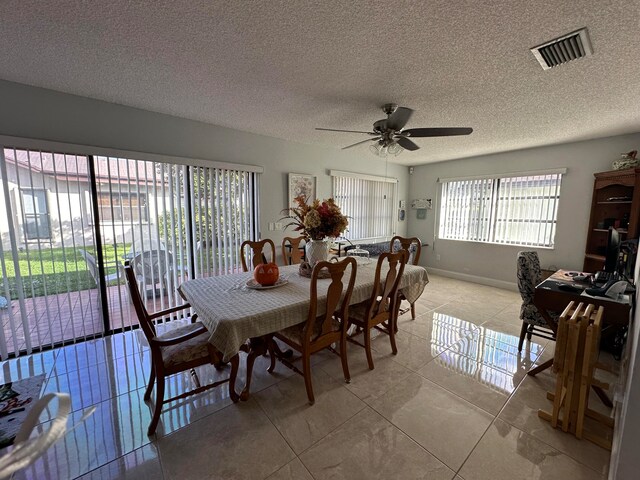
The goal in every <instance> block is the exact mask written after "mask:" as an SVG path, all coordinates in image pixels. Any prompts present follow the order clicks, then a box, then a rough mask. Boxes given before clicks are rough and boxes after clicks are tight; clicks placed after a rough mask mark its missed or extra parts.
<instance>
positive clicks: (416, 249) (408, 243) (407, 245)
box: [389, 235, 422, 265]
mask: <svg viewBox="0 0 640 480" xmlns="http://www.w3.org/2000/svg"><path fill="white" fill-rule="evenodd" d="M398 244H400V248H398ZM398 250H406V251H407V252H409V259H408V260H407V263H410V264H411V265H417V264H418V261H419V260H420V253H421V252H422V242H421V241H420V239H419V238H418V237H401V236H399V235H396V236H395V237H393V238H392V239H391V243H390V244H389V251H390V252H391V253H395V252H397V251H398Z"/></svg>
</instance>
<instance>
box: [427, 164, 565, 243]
mask: <svg viewBox="0 0 640 480" xmlns="http://www.w3.org/2000/svg"><path fill="white" fill-rule="evenodd" d="M561 183H562V173H547V174H537V175H522V176H513V177H500V178H478V179H468V180H449V181H442V188H441V196H440V213H439V215H440V222H439V238H443V239H449V240H467V241H475V242H491V243H501V244H512V245H526V246H540V247H553V245H554V239H555V233H556V223H557V215H558V201H559V199H560V186H561Z"/></svg>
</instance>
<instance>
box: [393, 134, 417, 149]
mask: <svg viewBox="0 0 640 480" xmlns="http://www.w3.org/2000/svg"><path fill="white" fill-rule="evenodd" d="M395 140H396V142H398V145H400V146H401V147H402V148H404V149H405V150H409V151H411V152H413V151H414V150H418V149H419V148H420V147H419V146H418V145H416V144H415V143H413V142H412V141H411V140H409V139H408V138H407V137H397V138H396V139H395Z"/></svg>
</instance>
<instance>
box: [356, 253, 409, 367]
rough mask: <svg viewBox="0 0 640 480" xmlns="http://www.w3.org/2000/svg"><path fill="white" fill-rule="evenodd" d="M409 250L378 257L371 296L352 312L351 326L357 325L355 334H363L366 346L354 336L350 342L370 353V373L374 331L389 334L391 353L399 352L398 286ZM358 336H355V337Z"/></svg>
mask: <svg viewBox="0 0 640 480" xmlns="http://www.w3.org/2000/svg"><path fill="white" fill-rule="evenodd" d="M407 256H408V254H407V252H406V250H400V251H399V252H397V253H383V254H382V255H380V256H379V257H378V264H377V265H376V275H375V279H374V282H373V289H372V291H371V297H370V298H369V300H368V301H366V302H363V303H360V304H358V305H355V306H354V307H352V308H351V309H350V311H349V324H351V325H355V326H356V327H357V328H356V334H359V333H360V332H362V333H363V334H364V345H362V344H361V343H359V342H357V341H356V340H355V339H354V338H353V337H351V338H350V339H349V340H350V341H351V342H352V343H355V344H356V345H360V346H361V347H364V349H365V350H366V353H367V363H368V364H369V370H373V357H372V356H371V329H373V328H375V329H377V330H379V331H381V332H384V333H386V334H387V335H389V340H390V342H391V351H392V352H393V354H394V355H396V354H397V353H398V349H397V347H396V338H395V334H396V320H397V317H398V306H399V303H400V299H399V296H398V286H399V285H400V280H401V279H402V274H403V273H404V266H405V264H406V263H407ZM385 263H386V264H387V266H388V270H387V274H386V276H385V279H384V282H381V279H380V277H381V274H382V266H383V265H384V264H385ZM354 336H355V334H354Z"/></svg>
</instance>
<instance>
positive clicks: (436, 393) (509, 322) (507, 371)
mask: <svg viewBox="0 0 640 480" xmlns="http://www.w3.org/2000/svg"><path fill="white" fill-rule="evenodd" d="M519 304H520V299H519V297H518V295H517V294H516V293H515V292H510V291H506V290H500V289H497V288H491V287H486V286H482V285H477V284H472V283H466V282H461V281H457V280H452V279H448V278H444V277H439V276H432V277H431V283H430V284H429V285H428V286H427V288H426V290H425V293H424V294H423V297H422V299H421V300H420V301H419V302H418V305H417V313H418V318H416V320H411V319H410V318H409V314H405V315H403V316H402V317H401V318H400V322H399V328H400V331H399V334H398V349H399V352H398V355H396V356H394V355H391V349H390V346H389V341H388V338H387V337H385V336H378V337H376V338H375V339H374V341H373V346H374V348H375V352H374V362H375V370H373V371H369V370H368V368H367V364H366V359H365V355H364V351H363V350H362V349H360V348H359V347H357V346H352V345H350V347H349V365H350V370H351V376H352V381H351V383H350V384H345V383H344V380H343V378H342V369H341V366H340V361H339V358H338V357H337V356H335V355H333V354H331V353H329V352H327V353H321V354H320V355H318V357H317V358H316V359H315V361H314V365H313V367H312V370H313V377H314V378H313V382H314V389H315V395H316V403H315V405H314V406H309V405H308V404H307V401H306V393H305V389H304V382H303V380H302V378H301V377H300V376H298V375H296V374H293V373H292V372H291V371H290V370H288V369H287V368H285V367H283V366H282V365H280V364H279V365H278V366H277V369H276V372H274V374H273V375H271V374H268V373H266V367H267V366H268V359H267V358H259V359H258V361H257V363H256V368H255V382H254V388H253V395H252V397H251V399H250V400H249V401H248V402H244V403H238V404H233V403H232V402H231V400H230V399H229V398H228V395H227V393H226V391H225V390H224V389H214V390H213V391H209V392H207V393H205V394H202V395H199V396H196V397H191V399H188V400H186V401H182V402H179V404H178V405H175V406H174V407H173V408H170V409H167V410H166V411H165V412H164V413H163V414H162V417H161V421H160V425H159V428H158V431H157V434H156V435H155V436H154V437H153V438H149V437H147V435H146V429H147V425H148V423H149V420H150V416H151V414H150V409H149V406H148V405H147V404H145V402H144V401H143V399H142V395H143V393H144V384H145V381H146V378H147V374H148V371H149V353H148V350H147V348H146V347H145V342H144V341H142V340H141V337H140V334H139V332H128V333H126V334H120V335H116V336H113V337H109V338H106V339H100V340H95V341H92V342H86V343H81V344H77V345H75V346H69V347H64V348H63V349H59V350H54V351H49V352H45V353H41V354H37V355H33V356H31V357H25V358H20V359H17V360H12V361H8V362H4V363H3V364H1V365H0V380H4V381H8V380H11V379H14V380H15V379H18V378H24V377H28V376H30V375H35V374H40V373H44V374H45V375H46V376H47V383H46V385H45V387H44V389H45V390H46V391H67V392H70V393H71V395H72V398H73V414H72V416H73V420H78V419H79V418H80V417H81V416H82V410H83V409H84V408H86V407H88V406H90V405H95V406H96V407H97V409H96V412H95V413H94V415H93V416H91V417H90V418H89V419H88V420H87V421H86V422H85V423H83V424H81V425H80V426H79V427H78V428H77V429H76V430H74V431H73V432H72V433H70V434H69V435H67V437H66V438H65V439H64V441H62V442H60V443H58V444H57V445H56V446H55V447H54V448H52V449H51V450H50V451H49V452H48V453H47V454H46V455H45V456H44V457H43V458H41V459H40V460H38V461H37V463H36V464H35V465H34V466H32V467H30V468H28V469H27V470H25V471H23V472H21V473H20V474H19V475H17V478H21V479H24V478H28V479H41V478H51V479H55V478H65V479H66V478H76V477H82V478H85V479H116V478H135V479H136V480H139V479H146V478H150V479H156V478H158V479H160V478H166V479H179V480H188V479H191V478H194V479H205V478H216V479H227V478H228V479H245V478H246V479H266V478H268V479H342V478H344V479H353V480H356V479H377V478H381V479H389V478H398V479H412V478H420V479H434V480H440V479H442V480H451V479H454V478H455V479H458V480H460V479H463V480H477V479H496V480H502V479H509V480H513V479H520V478H521V479H549V480H553V479H567V478H571V479H575V480H580V479H602V478H605V477H606V474H607V471H608V463H609V453H608V452H607V451H605V450H603V449H601V448H599V447H597V446H595V445H593V444H591V443H588V442H585V441H579V440H577V439H576V438H575V437H572V436H570V435H567V434H565V433H562V432H560V431H557V430H553V429H551V427H550V425H549V424H548V423H546V422H544V421H542V420H540V419H539V418H538V416H537V410H538V409H539V408H546V409H549V408H550V404H549V402H548V401H547V400H546V398H545V391H546V390H548V389H549V388H550V385H552V383H553V378H552V377H551V375H550V373H549V372H545V373H542V374H540V375H539V376H538V377H536V378H532V377H529V376H527V375H526V372H527V371H528V370H529V369H530V368H531V367H532V366H534V365H536V364H538V363H539V362H542V361H543V360H544V359H547V358H550V356H551V355H553V343H552V342H551V343H550V344H548V342H547V341H546V340H541V341H539V340H535V339H534V342H532V343H528V344H526V349H525V350H524V351H523V352H521V353H518V351H517V342H518V334H519V331H520V322H519V320H518V307H519ZM243 363H244V361H241V365H242V364H243ZM242 368H243V367H242V366H241V372H240V378H241V382H240V383H242V381H243V379H244V370H243V369H242ZM199 375H200V377H201V379H203V380H204V381H207V380H211V379H213V378H215V377H217V376H219V375H226V372H223V373H222V374H221V373H218V372H216V371H215V369H213V368H209V367H206V368H200V369H199ZM189 382H190V380H189V378H188V376H187V375H180V376H176V377H175V378H174V379H173V380H172V382H171V384H170V386H169V392H168V394H171V395H173V394H175V393H177V392H180V391H184V390H185V389H187V388H190V383H189ZM239 388H240V385H238V389H239ZM591 404H592V405H591V406H592V407H594V408H597V409H599V410H601V411H603V412H605V413H608V412H607V410H606V409H604V408H603V407H602V405H601V404H598V400H597V399H595V398H594V399H592V402H591Z"/></svg>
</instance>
